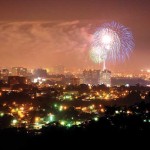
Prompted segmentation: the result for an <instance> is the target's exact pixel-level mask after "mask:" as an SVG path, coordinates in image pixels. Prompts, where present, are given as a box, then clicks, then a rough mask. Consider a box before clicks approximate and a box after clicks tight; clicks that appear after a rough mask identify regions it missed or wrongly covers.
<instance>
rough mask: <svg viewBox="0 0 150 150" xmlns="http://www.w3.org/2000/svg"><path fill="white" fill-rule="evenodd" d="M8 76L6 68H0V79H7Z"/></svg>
mask: <svg viewBox="0 0 150 150" xmlns="http://www.w3.org/2000/svg"><path fill="white" fill-rule="evenodd" d="M8 76H9V70H8V69H1V70H0V79H2V80H5V81H6V80H7V79H8Z"/></svg>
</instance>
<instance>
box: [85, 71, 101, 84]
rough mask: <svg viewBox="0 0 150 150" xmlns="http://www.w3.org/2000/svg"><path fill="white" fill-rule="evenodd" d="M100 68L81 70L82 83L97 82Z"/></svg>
mask: <svg viewBox="0 0 150 150" xmlns="http://www.w3.org/2000/svg"><path fill="white" fill-rule="evenodd" d="M99 78H100V70H84V71H83V83H84V84H92V85H97V84H99Z"/></svg>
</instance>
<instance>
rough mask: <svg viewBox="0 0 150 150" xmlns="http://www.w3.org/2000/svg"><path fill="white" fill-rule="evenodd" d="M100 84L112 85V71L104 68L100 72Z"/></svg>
mask: <svg viewBox="0 0 150 150" xmlns="http://www.w3.org/2000/svg"><path fill="white" fill-rule="evenodd" d="M99 83H100V84H105V85H106V86H111V72H110V71H109V70H106V69H105V70H103V71H101V72H100V82H99Z"/></svg>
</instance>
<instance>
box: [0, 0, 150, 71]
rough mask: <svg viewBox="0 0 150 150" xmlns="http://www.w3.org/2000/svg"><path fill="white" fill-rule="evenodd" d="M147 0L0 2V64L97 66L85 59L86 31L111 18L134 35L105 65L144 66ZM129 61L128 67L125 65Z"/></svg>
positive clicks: (119, 67)
mask: <svg viewBox="0 0 150 150" xmlns="http://www.w3.org/2000/svg"><path fill="white" fill-rule="evenodd" d="M149 5H150V2H149V1H148V0H144V1H139V0H135V1H132V2H131V1H128V0H127V1H118V0H116V1H113V2H112V1H98V0H90V1H88V2H87V1H84V0H82V1H80V2H79V1H77V2H74V1H68V0H62V1H58V0H57V1H48V0H47V1H45V2H44V3H43V1H41V0H37V1H34V0H33V1H26V2H25V1H18V0H14V1H11V0H7V1H4V0H2V1H1V2H0V31H1V34H0V55H1V59H0V64H1V66H6V67H12V66H25V67H30V68H38V67H44V68H46V67H50V66H54V65H57V64H62V65H64V66H66V67H70V68H72V67H76V68H87V67H89V66H93V67H95V68H98V67H99V66H98V65H97V64H94V63H93V62H92V61H91V60H90V58H89V50H90V46H91V45H90V44H91V36H92V34H93V33H94V31H95V29H96V28H97V27H99V26H100V25H101V24H103V23H105V22H109V21H113V20H115V21H117V22H120V23H122V24H124V25H125V26H127V27H129V28H130V29H131V30H132V32H133V35H134V38H135V45H136V46H135V49H134V52H133V53H132V54H131V57H130V58H129V59H128V60H126V61H125V62H122V63H116V64H108V65H107V66H108V69H110V70H115V71H117V70H121V71H138V70H141V69H149V66H150V62H149V54H150V52H149V49H150V43H149V40H148V39H149V30H150V29H149V25H150V21H149V20H148V17H149ZM129 66H130V67H129Z"/></svg>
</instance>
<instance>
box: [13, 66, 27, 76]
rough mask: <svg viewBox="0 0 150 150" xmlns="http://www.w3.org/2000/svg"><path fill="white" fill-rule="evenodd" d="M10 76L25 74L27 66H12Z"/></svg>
mask: <svg viewBox="0 0 150 150" xmlns="http://www.w3.org/2000/svg"><path fill="white" fill-rule="evenodd" d="M11 74H12V76H24V77H25V76H27V68H23V67H13V68H12V70H11Z"/></svg>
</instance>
